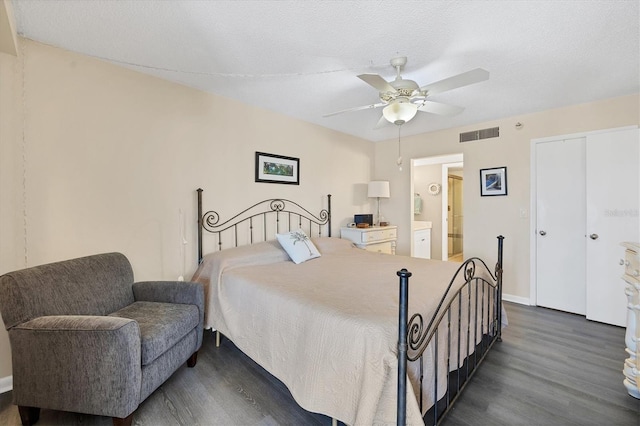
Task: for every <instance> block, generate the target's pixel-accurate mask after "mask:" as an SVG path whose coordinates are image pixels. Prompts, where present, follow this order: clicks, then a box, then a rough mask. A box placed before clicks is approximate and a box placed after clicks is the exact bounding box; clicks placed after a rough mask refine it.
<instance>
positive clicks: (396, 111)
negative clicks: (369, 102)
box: [382, 101, 418, 125]
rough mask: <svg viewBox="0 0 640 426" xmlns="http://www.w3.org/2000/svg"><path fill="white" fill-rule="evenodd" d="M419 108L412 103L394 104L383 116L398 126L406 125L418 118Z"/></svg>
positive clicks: (384, 110)
mask: <svg viewBox="0 0 640 426" xmlns="http://www.w3.org/2000/svg"><path fill="white" fill-rule="evenodd" d="M417 112H418V106H417V105H415V104H412V103H411V102H397V101H396V102H392V103H390V104H389V105H387V106H386V107H384V109H383V110H382V115H383V116H384V118H385V119H386V120H387V121H388V122H389V123H393V124H396V125H401V124H404V123H406V122H408V121H410V120H411V119H412V118H413V117H415V116H416V113H417Z"/></svg>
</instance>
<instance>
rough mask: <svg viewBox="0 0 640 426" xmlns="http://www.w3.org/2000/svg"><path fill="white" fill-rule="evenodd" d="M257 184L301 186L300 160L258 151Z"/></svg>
mask: <svg viewBox="0 0 640 426" xmlns="http://www.w3.org/2000/svg"><path fill="white" fill-rule="evenodd" d="M256 182H264V183H283V184H289V185H300V159H299V158H294V157H286V156H284V155H276V154H268V153H266V152H258V151H256Z"/></svg>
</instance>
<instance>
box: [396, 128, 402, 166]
mask: <svg viewBox="0 0 640 426" xmlns="http://www.w3.org/2000/svg"><path fill="white" fill-rule="evenodd" d="M401 128H402V125H398V160H396V164H398V170H400V171H402V152H401V150H400V129H401Z"/></svg>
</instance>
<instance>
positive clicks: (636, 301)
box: [620, 243, 640, 398]
mask: <svg viewBox="0 0 640 426" xmlns="http://www.w3.org/2000/svg"><path fill="white" fill-rule="evenodd" d="M622 246H623V247H624V248H625V249H626V250H625V256H624V259H621V260H620V264H621V265H624V275H623V276H622V279H623V280H624V281H625V282H626V286H625V290H624V293H625V294H626V295H627V301H628V303H627V331H626V333H625V336H624V342H625V345H626V346H627V348H626V351H627V354H628V355H629V358H627V359H626V360H625V361H624V370H623V372H624V376H625V378H624V382H623V383H624V386H625V387H626V388H627V391H628V392H629V395H631V396H633V397H635V398H640V245H639V244H638V243H622Z"/></svg>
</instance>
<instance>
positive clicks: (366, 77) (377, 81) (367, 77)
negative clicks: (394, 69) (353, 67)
mask: <svg viewBox="0 0 640 426" xmlns="http://www.w3.org/2000/svg"><path fill="white" fill-rule="evenodd" d="M358 78H359V79H360V80H362V81H364V82H365V83H367V84H368V85H370V86H373V88H374V89H376V90H378V92H394V93H395V92H396V89H395V88H394V87H393V86H392V85H390V84H389V82H388V81H387V80H385V79H384V78H382V77H380V76H379V75H378V74H360V75H359V76H358Z"/></svg>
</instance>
